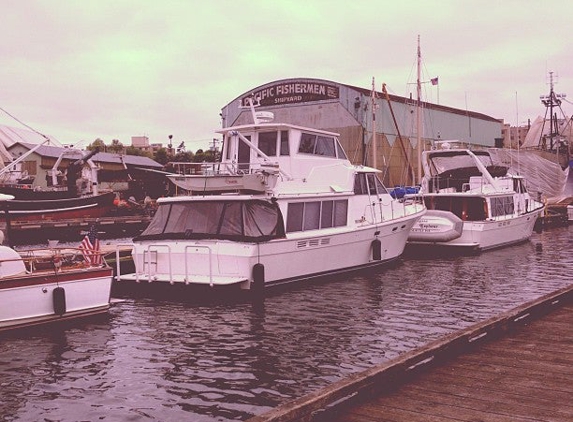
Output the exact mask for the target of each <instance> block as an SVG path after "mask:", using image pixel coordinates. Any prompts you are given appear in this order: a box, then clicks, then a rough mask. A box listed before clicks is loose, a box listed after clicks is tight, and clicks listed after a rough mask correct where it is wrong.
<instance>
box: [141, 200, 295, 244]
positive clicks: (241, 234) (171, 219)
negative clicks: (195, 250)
mask: <svg viewBox="0 0 573 422" xmlns="http://www.w3.org/2000/svg"><path fill="white" fill-rule="evenodd" d="M282 237H285V229H284V221H283V216H282V213H281V211H280V209H279V207H278V205H277V204H276V203H275V202H273V201H265V200H260V199H248V200H230V199H229V200H225V199H224V200H221V199H218V200H215V199H214V200H207V201H181V202H165V203H162V204H160V205H159V207H158V209H157V212H156V214H155V216H154V218H153V220H152V221H151V223H150V224H149V226H148V227H147V229H145V231H144V232H143V233H142V234H141V235H140V236H139V237H137V238H136V239H134V240H155V239H222V240H233V241H237V242H265V241H268V240H271V239H277V238H282Z"/></svg>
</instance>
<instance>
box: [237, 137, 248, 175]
mask: <svg viewBox="0 0 573 422" xmlns="http://www.w3.org/2000/svg"><path fill="white" fill-rule="evenodd" d="M245 138H247V139H248V140H249V141H250V140H251V136H250V135H249V136H245ZM238 142H239V151H238V153H237V155H238V157H237V158H238V162H239V171H240V172H241V173H248V172H249V167H250V161H251V147H250V146H249V145H248V144H246V143H245V142H243V140H241V139H239V141H238Z"/></svg>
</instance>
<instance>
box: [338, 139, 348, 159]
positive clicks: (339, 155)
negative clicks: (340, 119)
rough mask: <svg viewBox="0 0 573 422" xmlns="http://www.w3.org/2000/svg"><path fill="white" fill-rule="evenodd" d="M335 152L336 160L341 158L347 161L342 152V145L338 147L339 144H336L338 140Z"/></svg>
mask: <svg viewBox="0 0 573 422" xmlns="http://www.w3.org/2000/svg"><path fill="white" fill-rule="evenodd" d="M336 151H337V154H338V158H342V159H344V160H348V157H346V153H345V152H344V149H343V148H342V145H340V142H338V139H337V140H336Z"/></svg>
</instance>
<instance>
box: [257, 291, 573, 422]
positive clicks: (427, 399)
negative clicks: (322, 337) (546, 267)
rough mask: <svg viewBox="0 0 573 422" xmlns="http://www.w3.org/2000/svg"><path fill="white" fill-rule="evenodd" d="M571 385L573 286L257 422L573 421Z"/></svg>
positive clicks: (330, 387)
mask: <svg viewBox="0 0 573 422" xmlns="http://www.w3.org/2000/svg"><path fill="white" fill-rule="evenodd" d="M572 379H573V285H571V286H569V287H568V288H565V289H562V290H561V291H559V292H555V293H554V294H551V295H548V296H546V297H544V298H541V299H539V300H537V301H535V302H532V303H530V304H526V305H524V306H522V307H519V308H516V309H515V310H513V311H510V312H508V313H506V314H504V315H501V316H500V317H495V318H493V319H491V320H488V321H486V322H484V323H482V324H478V325H477V326H474V327H470V328H469V329H467V330H463V331H461V332H460V333H455V334H454V335H451V336H448V337H447V338H445V339H443V340H440V341H437V342H434V343H432V344H430V345H428V346H426V347H424V348H422V349H421V350H417V351H413V352H411V353H407V354H406V355H405V356H402V357H399V358H397V359H395V360H393V361H391V362H389V363H388V364H386V365H382V366H381V367H377V368H373V369H372V370H369V371H365V372H363V373H360V374H356V375H353V376H350V377H349V378H348V379H345V380H342V381H340V382H337V383H335V384H333V385H331V386H329V387H327V388H325V389H324V390H322V391H318V392H316V393H312V394H309V395H308V396H305V397H302V398H300V399H297V400H295V401H293V402H290V403H286V404H285V405H282V406H279V407H278V408H276V409H274V410H272V411H270V412H268V413H267V414H264V415H261V416H257V417H254V418H252V419H251V420H250V421H252V422H255V421H256V422H262V421H283V422H285V421H329V422H342V421H344V422H367V421H376V422H384V421H496V422H498V421H572V420H573V400H571V397H573V383H572V382H571V380H572Z"/></svg>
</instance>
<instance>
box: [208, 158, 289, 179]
mask: <svg viewBox="0 0 573 422" xmlns="http://www.w3.org/2000/svg"><path fill="white" fill-rule="evenodd" d="M201 171H202V174H203V175H204V176H222V175H223V176H224V175H233V176H235V175H246V174H253V173H263V172H265V173H270V174H276V173H278V172H280V168H279V164H278V163H273V162H270V163H269V162H266V161H264V162H261V161H253V162H247V163H236V162H225V163H205V164H203V165H202V166H201Z"/></svg>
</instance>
